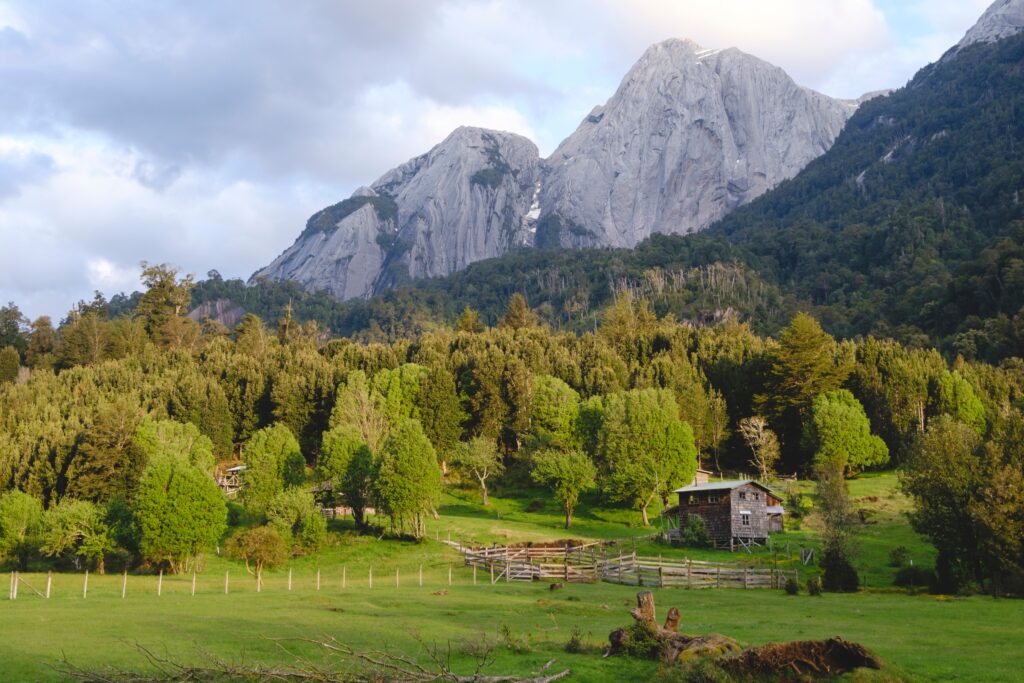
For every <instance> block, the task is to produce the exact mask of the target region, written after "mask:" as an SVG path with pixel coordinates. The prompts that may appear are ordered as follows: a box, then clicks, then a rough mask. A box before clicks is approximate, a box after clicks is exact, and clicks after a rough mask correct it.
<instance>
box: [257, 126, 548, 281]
mask: <svg viewBox="0 0 1024 683" xmlns="http://www.w3.org/2000/svg"><path fill="white" fill-rule="evenodd" d="M539 161H540V159H539V155H538V152H537V147H536V145H534V144H533V143H532V142H530V141H529V140H527V139H526V138H524V137H521V136H519V135H513V134H511V133H503V132H499V131H492V130H484V129H482V128H469V127H462V128H459V129H457V130H456V131H455V132H453V133H452V134H451V135H449V136H448V137H447V138H445V140H444V141H443V142H442V143H441V144H439V145H437V146H436V147H434V148H433V149H431V150H430V151H429V152H427V153H426V154H424V155H422V156H419V157H416V158H415V159H413V160H411V161H409V162H406V163H405V164H403V165H401V166H399V167H398V168H396V169H394V170H391V171H389V172H388V173H386V174H384V175H383V176H382V177H381V178H379V179H378V180H377V181H376V182H375V183H373V185H371V186H370V187H363V188H360V189H358V190H356V192H355V193H354V194H353V195H352V196H351V197H350V198H348V199H346V200H344V201H342V202H340V203H338V204H335V205H334V206H330V207H328V208H326V209H323V210H322V211H319V212H317V213H316V214H314V215H313V216H312V217H311V218H310V219H309V221H308V222H307V223H306V229H305V230H303V232H302V234H301V235H300V236H299V238H298V239H297V240H296V241H295V243H294V244H293V245H292V246H291V247H289V248H288V249H287V250H286V251H285V252H284V253H283V254H281V255H280V256H279V257H277V259H275V260H274V261H273V263H271V264H270V265H268V266H266V267H265V268H263V269H261V270H259V271H257V272H256V273H255V274H254V275H253V277H252V280H253V281H259V280H294V281H295V282H298V283H299V284H300V285H301V286H302V287H303V288H305V289H306V290H308V291H312V292H317V291H325V292H328V293H330V294H331V295H332V296H334V297H336V298H338V299H342V300H344V299H352V298H365V297H368V296H370V295H372V294H374V293H376V292H379V291H381V290H383V289H387V288H389V287H393V286H395V285H398V284H401V283H404V282H408V281H409V280H410V279H411V278H421V277H434V276H437V275H447V274H448V273H451V272H454V271H457V270H461V269H462V268H465V267H466V266H467V265H468V264H470V263H473V262H474V261H479V260H481V259H485V258H490V257H494V256H500V255H501V254H504V253H507V252H508V251H509V250H511V249H512V248H514V247H516V246H518V245H523V244H530V243H532V241H533V230H534V226H533V220H532V217H535V215H534V214H531V213H530V209H531V206H532V205H533V204H534V201H535V196H536V194H537V183H538V180H539Z"/></svg>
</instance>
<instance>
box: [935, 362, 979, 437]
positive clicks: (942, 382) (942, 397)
mask: <svg viewBox="0 0 1024 683" xmlns="http://www.w3.org/2000/svg"><path fill="white" fill-rule="evenodd" d="M928 393H929V395H930V401H929V409H930V412H931V414H933V415H950V416H952V417H953V418H955V419H957V420H959V421H960V422H963V423H964V424H966V425H970V426H971V427H972V428H973V429H974V431H976V432H978V434H979V435H983V434H985V428H986V425H987V423H986V420H985V406H984V404H983V403H982V402H981V399H980V398H978V395H977V394H976V393H975V391H974V387H972V386H971V385H970V383H969V382H968V381H967V380H966V379H964V378H963V376H961V375H960V373H958V372H949V371H948V370H946V371H943V372H942V373H941V374H939V375H937V376H935V377H933V378H932V381H931V382H930V383H929V392H928Z"/></svg>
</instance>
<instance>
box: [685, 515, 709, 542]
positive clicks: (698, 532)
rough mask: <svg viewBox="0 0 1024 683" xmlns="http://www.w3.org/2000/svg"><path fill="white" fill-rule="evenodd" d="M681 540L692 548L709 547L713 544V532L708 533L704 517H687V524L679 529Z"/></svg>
mask: <svg viewBox="0 0 1024 683" xmlns="http://www.w3.org/2000/svg"><path fill="white" fill-rule="evenodd" d="M679 542H680V543H682V544H683V545H685V546H687V547H690V548H708V547H710V546H711V534H709V533H708V528H707V525H705V524H704V519H703V518H702V517H698V516H697V515H690V516H689V517H687V518H686V524H685V525H684V526H683V528H682V529H680V530H679Z"/></svg>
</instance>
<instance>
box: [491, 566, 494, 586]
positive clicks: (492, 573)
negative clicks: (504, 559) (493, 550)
mask: <svg viewBox="0 0 1024 683" xmlns="http://www.w3.org/2000/svg"><path fill="white" fill-rule="evenodd" d="M491 585H492V586H493V585H494V560H491Z"/></svg>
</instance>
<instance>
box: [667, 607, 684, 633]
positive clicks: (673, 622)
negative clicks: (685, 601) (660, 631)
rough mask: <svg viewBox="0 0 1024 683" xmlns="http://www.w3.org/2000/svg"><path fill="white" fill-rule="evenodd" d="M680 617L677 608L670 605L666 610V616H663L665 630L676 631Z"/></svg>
mask: <svg viewBox="0 0 1024 683" xmlns="http://www.w3.org/2000/svg"><path fill="white" fill-rule="evenodd" d="M680 617H681V615H680V614H679V610H678V609H676V608H675V607H670V608H669V610H668V616H667V617H665V627H664V628H665V630H666V631H672V633H675V632H676V631H678V630H679V619H680Z"/></svg>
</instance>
